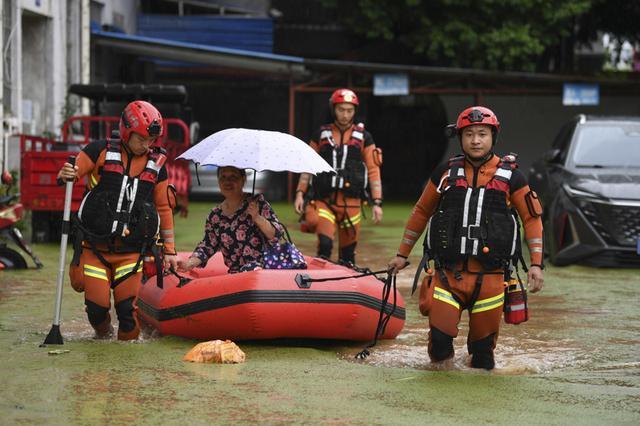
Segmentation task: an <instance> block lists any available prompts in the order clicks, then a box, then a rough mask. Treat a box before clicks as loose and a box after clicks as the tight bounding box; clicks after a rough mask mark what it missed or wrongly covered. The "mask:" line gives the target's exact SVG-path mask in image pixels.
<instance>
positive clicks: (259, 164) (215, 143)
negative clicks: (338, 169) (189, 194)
mask: <svg viewBox="0 0 640 426" xmlns="http://www.w3.org/2000/svg"><path fill="white" fill-rule="evenodd" d="M179 158H182V159H185V160H191V161H193V162H194V163H196V164H197V165H200V166H204V165H211V166H218V167H224V166H233V167H237V168H239V169H253V170H255V171H258V172H259V171H263V170H271V171H274V172H282V171H289V172H295V173H311V174H314V175H315V174H317V173H322V172H334V173H335V170H333V168H332V167H331V166H330V165H329V163H327V162H326V161H325V160H324V159H323V158H322V157H320V155H318V153H317V152H315V151H314V150H313V148H311V147H310V146H309V145H307V144H306V143H305V142H303V141H302V140H300V139H298V138H296V137H295V136H291V135H289V134H287V133H281V132H274V131H268V130H253V129H225V130H221V131H219V132H216V133H214V134H212V135H210V136H207V137H206V138H205V139H203V140H202V141H201V142H199V143H198V144H196V145H194V146H192V147H191V148H189V149H188V150H186V151H185V152H183V153H182V154H181V155H179V156H178V157H177V158H176V159H179Z"/></svg>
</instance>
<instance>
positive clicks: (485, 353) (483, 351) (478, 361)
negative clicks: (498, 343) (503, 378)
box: [468, 334, 496, 370]
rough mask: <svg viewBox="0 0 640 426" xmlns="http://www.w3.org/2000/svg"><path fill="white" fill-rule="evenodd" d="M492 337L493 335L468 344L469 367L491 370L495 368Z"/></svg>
mask: <svg viewBox="0 0 640 426" xmlns="http://www.w3.org/2000/svg"><path fill="white" fill-rule="evenodd" d="M494 336H495V334H490V335H489V336H487V337H485V338H484V339H480V340H477V341H475V342H470V343H469V344H468V349H469V353H470V354H471V367H473V368H484V369H485V370H493V368H494V367H495V366H496V363H495V360H494V358H493V344H494Z"/></svg>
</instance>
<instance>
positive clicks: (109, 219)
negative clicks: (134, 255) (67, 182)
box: [77, 140, 166, 251]
mask: <svg viewBox="0 0 640 426" xmlns="http://www.w3.org/2000/svg"><path fill="white" fill-rule="evenodd" d="M165 160H166V156H165V151H164V149H162V148H154V149H153V150H152V151H151V152H150V153H149V155H148V160H147V164H146V166H145V168H144V170H143V171H142V173H140V175H138V176H136V177H131V176H129V175H128V173H127V171H125V168H124V163H123V161H122V154H121V153H120V141H117V140H109V141H107V153H106V157H105V162H104V166H103V167H102V172H101V176H100V181H99V182H98V184H97V185H96V186H95V187H94V188H93V189H91V190H90V191H89V192H87V193H86V194H85V196H84V198H83V200H82V203H81V204H80V209H79V210H78V217H77V219H78V220H77V222H78V223H79V226H80V228H81V230H82V232H83V234H84V235H83V236H84V239H85V240H87V241H88V242H89V243H92V244H96V243H103V244H108V245H109V246H110V247H111V246H112V245H113V243H114V242H115V240H116V239H119V241H120V244H118V248H119V250H136V251H138V250H142V249H144V248H145V247H148V246H149V245H150V243H151V241H152V240H153V239H154V237H156V236H157V234H158V232H159V229H160V216H159V215H158V211H157V210H156V207H155V204H154V203H153V197H152V194H153V190H154V188H155V185H156V183H157V181H158V173H159V171H160V169H161V168H162V165H163V164H164V162H165Z"/></svg>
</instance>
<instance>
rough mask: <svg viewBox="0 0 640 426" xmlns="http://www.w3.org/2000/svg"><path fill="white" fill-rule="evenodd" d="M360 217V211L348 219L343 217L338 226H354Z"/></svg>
mask: <svg viewBox="0 0 640 426" xmlns="http://www.w3.org/2000/svg"><path fill="white" fill-rule="evenodd" d="M361 219H362V215H360V213H358V214H357V215H355V216H352V217H350V218H349V219H345V220H343V221H342V222H340V224H339V226H340V228H348V227H350V226H355V225H357V224H358V223H360V220H361Z"/></svg>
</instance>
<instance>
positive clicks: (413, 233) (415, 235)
mask: <svg viewBox="0 0 640 426" xmlns="http://www.w3.org/2000/svg"><path fill="white" fill-rule="evenodd" d="M404 233H405V234H407V235H410V236H412V237H416V238H418V237H419V236H420V234H418V233H417V232H414V231H412V230H410V229H405V230H404Z"/></svg>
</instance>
